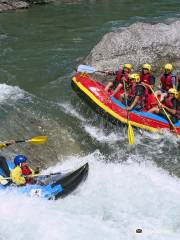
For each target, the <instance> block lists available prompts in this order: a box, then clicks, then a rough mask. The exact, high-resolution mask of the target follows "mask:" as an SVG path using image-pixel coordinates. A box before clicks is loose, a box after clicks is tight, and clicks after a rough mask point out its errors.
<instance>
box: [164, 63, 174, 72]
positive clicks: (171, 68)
mask: <svg viewBox="0 0 180 240" xmlns="http://www.w3.org/2000/svg"><path fill="white" fill-rule="evenodd" d="M164 70H168V71H170V72H172V70H173V65H172V64H170V63H167V64H165V65H164Z"/></svg>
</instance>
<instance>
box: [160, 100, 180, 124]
mask: <svg viewBox="0 0 180 240" xmlns="http://www.w3.org/2000/svg"><path fill="white" fill-rule="evenodd" d="M173 99H174V97H171V96H169V97H166V98H165V99H164V102H163V104H164V105H165V106H166V107H168V108H171V109H174V106H173V102H172V100H173ZM176 101H178V100H176ZM177 104H178V105H177V108H175V110H176V114H175V116H176V117H177V119H178V120H180V105H179V103H178V102H177Z"/></svg>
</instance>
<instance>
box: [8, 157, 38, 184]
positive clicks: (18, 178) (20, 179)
mask: <svg viewBox="0 0 180 240" xmlns="http://www.w3.org/2000/svg"><path fill="white" fill-rule="evenodd" d="M27 160H28V159H27V157H26V156H24V155H17V156H16V157H15V158H14V164H15V168H14V169H13V170H12V171H11V174H10V175H11V178H12V181H13V182H14V183H15V184H16V185H18V186H19V185H26V184H27V183H29V184H34V183H35V181H34V179H33V178H32V177H31V175H33V174H34V173H35V172H34V171H33V170H32V168H30V167H29V166H28V163H27ZM36 173H37V172H36Z"/></svg>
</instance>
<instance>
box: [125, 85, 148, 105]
mask: <svg viewBox="0 0 180 240" xmlns="http://www.w3.org/2000/svg"><path fill="white" fill-rule="evenodd" d="M138 85H141V86H143V87H144V89H145V93H144V95H143V96H141V97H139V100H138V102H137V105H139V106H142V108H143V109H147V108H148V89H147V87H146V86H145V85H144V84H142V83H139V84H138ZM136 86H137V84H135V83H133V84H132V88H131V93H130V94H129V96H131V97H133V98H135V94H136Z"/></svg>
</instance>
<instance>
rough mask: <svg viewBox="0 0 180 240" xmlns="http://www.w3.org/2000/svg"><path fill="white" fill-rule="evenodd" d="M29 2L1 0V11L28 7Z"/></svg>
mask: <svg viewBox="0 0 180 240" xmlns="http://www.w3.org/2000/svg"><path fill="white" fill-rule="evenodd" d="M28 7H29V3H27V2H26V1H19V0H0V12H6V11H9V10H16V9H22V8H28Z"/></svg>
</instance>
